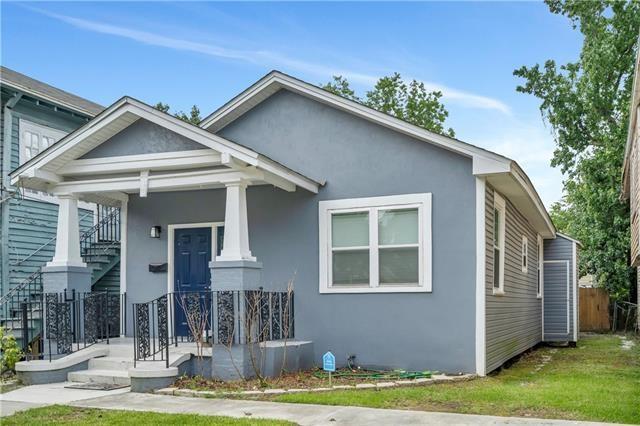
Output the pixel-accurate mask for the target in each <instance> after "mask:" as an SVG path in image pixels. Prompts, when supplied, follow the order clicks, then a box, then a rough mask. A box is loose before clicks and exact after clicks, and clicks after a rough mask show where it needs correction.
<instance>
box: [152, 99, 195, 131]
mask: <svg viewBox="0 0 640 426" xmlns="http://www.w3.org/2000/svg"><path fill="white" fill-rule="evenodd" d="M154 108H155V109H157V110H158V111H162V112H166V113H167V114H170V112H169V110H170V109H171V107H169V105H168V104H165V103H162V102H158V103H157V104H156V105H155V106H154ZM173 116H174V117H177V118H179V119H180V120H182V121H186V122H187V123H191V124H193V125H196V126H197V125H198V124H200V122H201V121H202V117H201V116H200V108H198V107H197V106H196V105H194V106H192V107H191V111H190V112H189V115H187V114H185V113H184V112H182V111H178V112H176V113H175V114H173Z"/></svg>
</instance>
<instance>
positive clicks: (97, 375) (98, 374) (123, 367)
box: [67, 356, 133, 385]
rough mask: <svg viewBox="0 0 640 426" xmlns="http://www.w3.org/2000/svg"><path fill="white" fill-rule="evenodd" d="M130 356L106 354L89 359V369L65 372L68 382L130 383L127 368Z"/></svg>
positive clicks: (131, 365) (129, 365) (131, 361)
mask: <svg viewBox="0 0 640 426" xmlns="http://www.w3.org/2000/svg"><path fill="white" fill-rule="evenodd" d="M131 367H133V360H132V358H122V357H115V356H113V357H112V356H106V357H100V358H92V359H90V360H89V369H88V370H82V371H73V372H70V373H69V374H67V379H68V380H69V381H70V382H76V383H99V384H108V385H130V384H131V379H130V378H129V372H128V370H129V368H131Z"/></svg>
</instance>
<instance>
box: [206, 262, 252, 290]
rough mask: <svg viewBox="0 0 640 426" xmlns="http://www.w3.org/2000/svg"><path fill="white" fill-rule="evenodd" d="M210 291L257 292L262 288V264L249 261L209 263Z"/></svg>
mask: <svg viewBox="0 0 640 426" xmlns="http://www.w3.org/2000/svg"><path fill="white" fill-rule="evenodd" d="M209 269H211V290H212V291H229V290H233V291H237V290H258V289H259V288H260V287H261V286H262V263H261V262H254V261H250V260H214V261H211V262H209Z"/></svg>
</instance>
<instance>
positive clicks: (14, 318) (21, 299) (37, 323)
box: [0, 271, 44, 356]
mask: <svg viewBox="0 0 640 426" xmlns="http://www.w3.org/2000/svg"><path fill="white" fill-rule="evenodd" d="M0 306H1V307H2V316H3V323H4V325H5V326H6V328H7V330H10V331H13V332H18V331H20V332H21V336H20V337H21V341H22V349H23V351H24V353H25V354H27V356H28V355H29V354H30V353H32V354H36V353H38V352H39V350H40V349H41V348H40V346H41V345H40V344H38V342H40V339H36V338H37V337H38V336H39V335H40V331H41V330H40V329H41V324H42V315H43V310H44V309H43V308H44V307H43V299H42V273H41V272H40V271H37V272H34V273H33V274H31V275H30V276H29V277H28V278H27V279H26V280H24V281H23V282H22V283H21V284H20V285H19V286H16V287H14V288H13V289H12V290H11V291H9V292H7V294H6V295H5V296H4V297H3V298H2V299H1V300H0ZM36 340H37V341H36ZM34 342H35V344H36V345H37V346H38V347H37V348H36V347H31V345H32V343H34Z"/></svg>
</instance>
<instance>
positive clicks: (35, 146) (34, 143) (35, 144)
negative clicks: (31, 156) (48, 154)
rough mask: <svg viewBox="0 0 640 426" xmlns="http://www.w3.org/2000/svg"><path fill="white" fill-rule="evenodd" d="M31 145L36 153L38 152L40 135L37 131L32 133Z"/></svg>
mask: <svg viewBox="0 0 640 426" xmlns="http://www.w3.org/2000/svg"><path fill="white" fill-rule="evenodd" d="M31 147H32V148H33V150H34V151H33V152H34V153H36V152H38V135H36V134H35V133H31Z"/></svg>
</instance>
